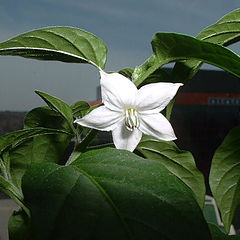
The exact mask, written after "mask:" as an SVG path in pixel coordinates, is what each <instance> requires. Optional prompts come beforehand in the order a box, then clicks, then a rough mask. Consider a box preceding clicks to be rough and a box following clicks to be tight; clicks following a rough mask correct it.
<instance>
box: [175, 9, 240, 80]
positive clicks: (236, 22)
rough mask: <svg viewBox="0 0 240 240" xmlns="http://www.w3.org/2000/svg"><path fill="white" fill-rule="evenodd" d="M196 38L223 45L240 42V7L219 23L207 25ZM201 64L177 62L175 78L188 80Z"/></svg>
mask: <svg viewBox="0 0 240 240" xmlns="http://www.w3.org/2000/svg"><path fill="white" fill-rule="evenodd" d="M196 38H197V39H200V40H204V41H207V42H212V43H217V44H220V45H223V46H228V45H230V44H233V43H235V42H238V41H239V39H240V9H237V10H234V11H233V12H230V13H229V14H227V15H226V16H224V17H223V18H222V19H220V20H219V21H218V22H217V23H215V24H213V25H211V26H209V27H207V28H206V29H204V30H203V31H202V32H201V33H200V34H199V35H198V36H197V37H196ZM201 64H202V62H201V61H196V60H187V61H185V62H178V63H176V64H175V66H174V69H173V74H174V80H175V81H176V82H177V81H181V82H186V81H187V80H189V79H191V78H192V77H193V76H194V75H195V74H196V73H197V71H198V70H199V68H200V66H201Z"/></svg>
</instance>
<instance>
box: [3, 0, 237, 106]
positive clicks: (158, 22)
mask: <svg viewBox="0 0 240 240" xmlns="http://www.w3.org/2000/svg"><path fill="white" fill-rule="evenodd" d="M239 7H240V4H239V0H228V1H226V0H141V1H140V0H121V1H119V0H17V1H16V0H0V41H5V40H7V39H9V38H11V37H13V36H15V35H17V34H20V33H23V32H26V31H30V30H33V29H37V28H42V27H47V26H74V27H78V28H82V29H85V30H87V31H89V32H92V33H94V34H95V35H97V36H98V37H100V38H102V39H103V40H104V42H105V43H106V44H107V46H108V60H107V67H106V70H107V71H118V70H120V69H122V68H125V67H135V66H136V65H139V64H141V63H143V62H144V60H145V59H146V58H148V57H149V56H150V55H151V45H150V42H151V38H152V36H153V35H154V34H155V33H156V32H178V33H184V34H188V35H192V36H194V35H197V34H198V33H199V32H200V31H201V30H202V29H203V28H205V27H207V26H209V25H211V24H213V23H215V22H216V21H217V20H218V19H219V18H221V17H222V16H223V15H225V14H227V13H229V12H230V11H232V10H234V9H236V8H239ZM0 72H1V75H0V111H4V110H11V111H22V110H30V109H32V108H34V107H37V106H41V105H43V104H44V103H42V102H41V100H40V99H39V97H38V96H37V95H36V94H34V90H35V89H38V90H41V91H45V92H47V93H49V94H52V95H55V96H58V97H59V98H62V99H63V100H64V101H66V102H68V103H69V104H71V103H73V102H75V101H78V100H87V101H91V100H95V99H96V86H98V85H99V74H98V71H97V70H96V69H95V68H93V67H92V66H90V65H85V64H84V65H79V64H66V63H60V62H42V61H37V60H29V59H23V58H20V57H12V56H11V57H8V56H0Z"/></svg>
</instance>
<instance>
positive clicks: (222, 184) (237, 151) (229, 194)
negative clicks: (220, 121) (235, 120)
mask: <svg viewBox="0 0 240 240" xmlns="http://www.w3.org/2000/svg"><path fill="white" fill-rule="evenodd" d="M239 146H240V127H237V128H234V129H233V130H232V131H230V133H229V134H228V135H227V136H226V138H225V139H224V141H223V143H222V144H221V145H220V146H219V147H218V149H217V150H216V152H215V154H214V156H213V160H212V166H211V171H210V177H209V182H210V187H211V190H212V193H213V196H214V198H215V200H216V202H217V205H218V207H219V209H220V212H221V216H222V220H223V223H224V226H225V228H226V230H227V231H229V229H230V225H231V223H232V220H233V217H234V212H235V210H236V208H237V206H238V205H240V148H239Z"/></svg>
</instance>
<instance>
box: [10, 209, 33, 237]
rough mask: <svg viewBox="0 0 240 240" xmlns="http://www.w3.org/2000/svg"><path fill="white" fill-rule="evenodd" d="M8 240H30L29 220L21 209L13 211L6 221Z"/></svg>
mask: <svg viewBox="0 0 240 240" xmlns="http://www.w3.org/2000/svg"><path fill="white" fill-rule="evenodd" d="M8 232H9V240H32V238H31V236H30V219H29V217H28V216H27V215H26V213H25V212H24V211H22V209H20V210H19V211H17V212H16V211H14V212H13V214H12V216H11V217H10V218H9V221H8Z"/></svg>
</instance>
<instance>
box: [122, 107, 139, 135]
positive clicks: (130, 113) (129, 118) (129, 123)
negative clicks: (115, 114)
mask: <svg viewBox="0 0 240 240" xmlns="http://www.w3.org/2000/svg"><path fill="white" fill-rule="evenodd" d="M139 124H140V122H139V117H138V112H137V110H136V109H133V108H128V109H126V110H125V125H126V128H127V129H128V130H129V131H133V130H134V129H135V128H138V127H139Z"/></svg>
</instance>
